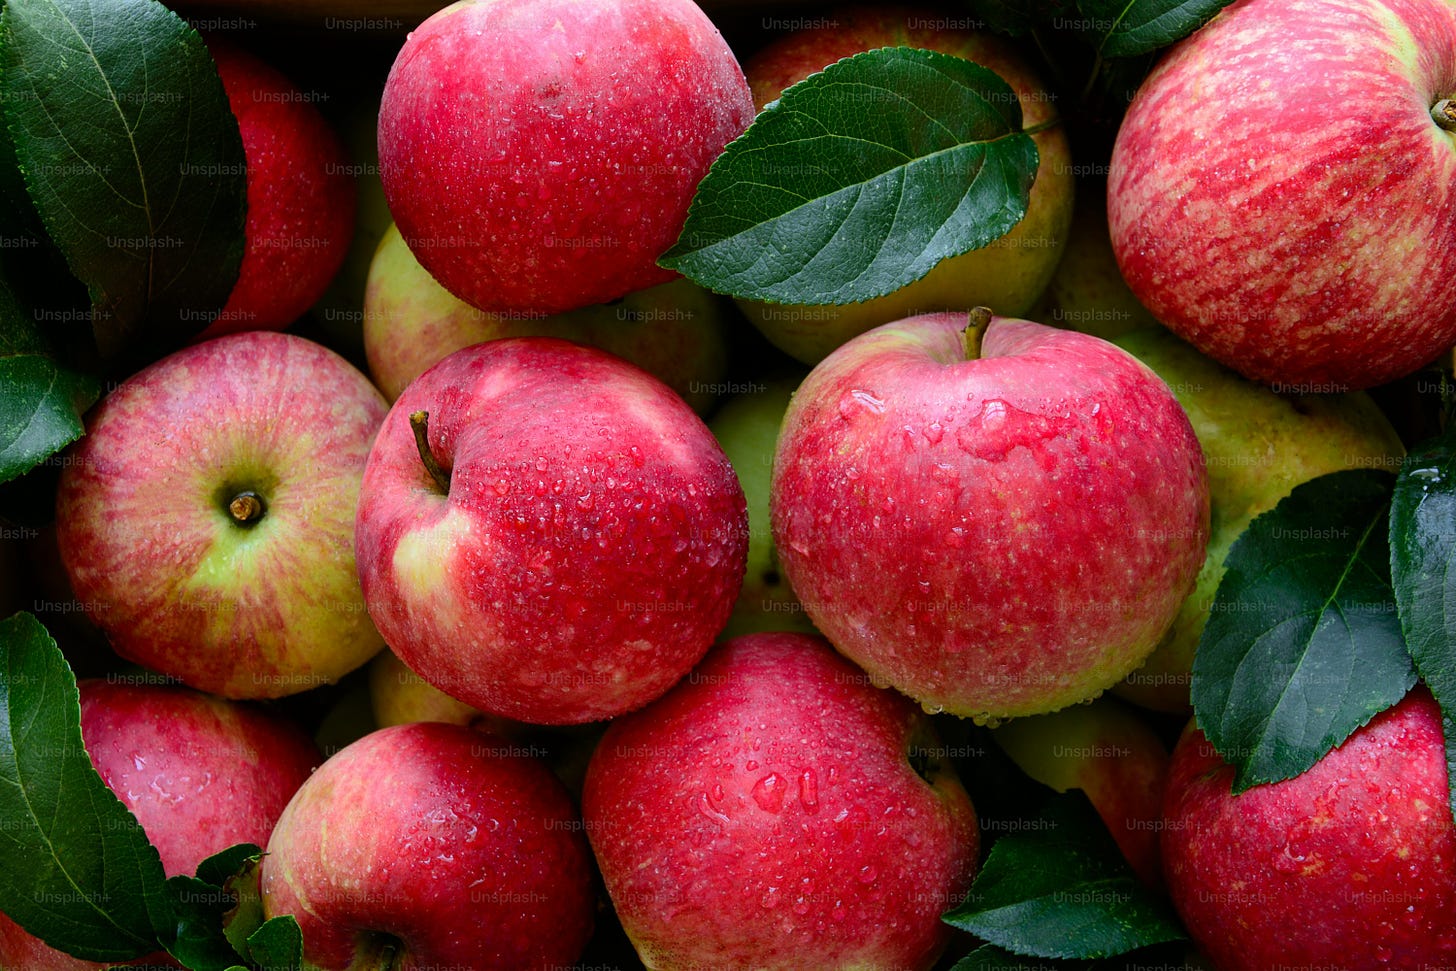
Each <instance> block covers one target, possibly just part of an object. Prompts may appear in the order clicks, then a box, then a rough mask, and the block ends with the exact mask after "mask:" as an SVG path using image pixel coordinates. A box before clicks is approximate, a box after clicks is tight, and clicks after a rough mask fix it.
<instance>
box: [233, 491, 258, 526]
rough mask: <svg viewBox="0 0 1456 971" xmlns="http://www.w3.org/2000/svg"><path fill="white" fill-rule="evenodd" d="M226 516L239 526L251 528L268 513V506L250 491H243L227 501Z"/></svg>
mask: <svg viewBox="0 0 1456 971" xmlns="http://www.w3.org/2000/svg"><path fill="white" fill-rule="evenodd" d="M227 508H228V515H230V516H232V517H233V521H234V522H235V523H237V524H238V525H239V526H251V525H252V524H253V523H256V522H257V521H258V520H260V519H262V518H263V517H264V516H265V515H267V513H268V504H267V503H265V502H264V501H263V497H262V496H260V495H258V494H257V493H256V492H254V491H252V490H251V489H245V490H243V491H242V492H239V493H238V494H237V495H235V496H233V497H232V499H231V500H229V501H228V507H227Z"/></svg>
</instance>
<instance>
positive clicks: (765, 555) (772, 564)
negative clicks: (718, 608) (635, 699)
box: [708, 374, 814, 638]
mask: <svg viewBox="0 0 1456 971" xmlns="http://www.w3.org/2000/svg"><path fill="white" fill-rule="evenodd" d="M801 380H803V375H802V374H796V375H793V376H791V377H781V378H773V379H771V380H768V381H764V382H754V383H751V384H749V385H747V386H746V387H745V388H744V389H743V390H741V391H740V393H739V394H737V395H736V396H734V397H733V398H730V399H728V400H727V401H725V402H724V403H723V405H722V407H720V408H719V409H718V410H717V411H716V412H714V413H713V419H712V421H710V422H709V423H708V427H709V428H710V429H712V432H713V436H714V437H715V438H717V439H718V444H719V445H722V446H723V454H725V455H727V456H728V461H729V462H731V463H732V464H733V470H734V471H735V472H737V473H738V482H739V484H741V485H742V486H743V497H744V499H745V500H746V502H747V506H748V564H747V567H746V569H745V570H744V574H743V588H742V589H741V590H740V591H739V592H738V601H737V602H736V603H735V604H734V605H733V614H732V616H730V617H729V618H728V623H727V624H726V625H725V626H724V628H723V631H722V634H721V635H720V636H722V637H725V638H726V637H737V636H738V635H739V634H751V633H754V632H756V631H799V632H801V633H806V634H808V633H813V632H814V625H813V624H812V623H810V621H809V615H808V614H806V613H804V608H803V607H802V606H800V605H799V598H798V597H796V596H794V591H793V590H791V589H790V588H789V581H788V580H787V579H785V577H784V573H783V570H782V569H781V568H780V566H779V555H778V551H777V550H776V549H774V543H773V533H772V531H771V530H770V529H769V517H768V496H769V481H770V478H771V474H772V471H773V457H774V447H775V446H776V445H777V444H778V439H779V426H780V425H782V424H783V421H784V412H785V411H787V410H788V407H789V399H790V398H791V397H792V396H793V393H794V389H795V388H797V387H798V386H799V382H800V381H801Z"/></svg>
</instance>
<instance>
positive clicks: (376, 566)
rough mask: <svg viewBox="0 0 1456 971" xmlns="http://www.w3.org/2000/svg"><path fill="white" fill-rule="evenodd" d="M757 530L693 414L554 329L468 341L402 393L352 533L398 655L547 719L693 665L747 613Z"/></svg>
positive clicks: (458, 686)
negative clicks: (740, 603)
mask: <svg viewBox="0 0 1456 971" xmlns="http://www.w3.org/2000/svg"><path fill="white" fill-rule="evenodd" d="M417 415H419V416H423V417H422V418H420V419H419V420H415V419H412V416H417ZM417 434H418V435H419V436H420V437H419V439H417V438H416V435H417ZM421 441H424V442H425V443H426V444H425V445H424V447H423V451H422V448H421V445H420V442H421ZM422 456H427V457H428V459H429V461H430V463H431V464H433V465H437V466H438V468H437V469H436V472H437V473H438V475H437V474H435V473H432V472H431V471H430V470H429V469H428V468H427V465H426V463H425V461H424V459H423V458H422ZM747 543H748V525H747V514H746V511H745V506H744V499H743V490H742V489H741V488H740V487H739V485H738V480H737V478H736V477H735V476H734V474H733V469H732V467H731V466H730V465H729V464H728V460H727V458H726V457H725V456H724V455H723V451H722V449H721V448H720V447H719V446H718V443H717V442H716V441H714V439H713V436H712V434H711V433H710V432H709V431H708V429H707V426H705V425H704V424H703V422H702V420H701V419H700V418H698V416H697V415H695V414H694V413H693V411H692V409H690V408H689V407H688V406H687V404H685V403H684V402H683V400H682V399H681V398H679V397H678V396H677V395H676V394H674V393H673V392H672V391H671V390H670V389H669V388H668V387H667V386H666V385H664V384H663V383H662V382H660V381H658V380H657V379H656V378H654V377H652V376H651V375H649V374H647V372H645V371H643V370H641V369H640V368H637V367H635V366H634V365H631V364H628V363H627V362H626V361H623V360H622V359H620V358H617V357H613V356H612V355H610V354H607V353H606V352H604V351H600V350H597V349H595V348H590V347H585V346H582V345H579V344H573V343H571V342H569V341H564V340H559V339H556V338H546V337H523V338H508V339H502V340H495V341H488V342H486V343H482V344H476V345H474V346H471V347H467V348H464V349H463V350H460V351H457V352H455V353H454V354H451V355H450V356H448V357H446V358H445V359H444V360H443V361H441V362H440V363H439V364H436V365H435V366H434V367H432V368H431V369H430V370H428V371H426V372H425V373H424V374H423V375H421V376H420V377H419V378H418V379H417V380H416V381H415V382H414V383H413V384H411V385H410V386H409V387H408V388H406V389H405V391H404V393H403V394H402V395H401V396H400V398H399V400H398V401H396V402H395V403H394V407H393V409H392V410H391V411H390V413H389V416H388V418H386V419H385V422H384V427H383V428H382V430H381V431H380V433H379V437H378V439H377V440H376V442H375V445H374V449H373V451H372V452H371V453H370V456H369V465H368V469H367V470H366V472H365V475H364V485H363V488H362V490H361V493H360V499H359V514H358V525H357V529H356V555H357V560H358V564H359V573H360V578H361V580H362V583H363V588H364V595H365V600H366V601H367V603H368V604H369V612H370V615H371V616H372V617H373V618H374V621H375V623H376V624H377V625H378V628H379V630H380V632H381V633H382V634H383V635H384V638H385V640H386V641H387V642H388V643H389V646H390V647H391V648H392V649H393V650H394V652H395V654H397V655H398V656H399V657H400V659H401V660H402V661H404V662H405V664H406V665H408V666H409V667H410V668H411V669H412V670H414V671H416V672H418V673H419V674H420V675H421V676H422V677H424V679H425V680H426V681H428V682H430V683H431V684H433V685H434V686H435V687H437V688H439V689H440V690H441V691H444V692H445V693H446V694H449V695H451V696H453V697H455V698H457V699H459V700H460V701H463V702H465V703H466V704H468V705H470V706H471V707H474V708H478V709H480V710H482V711H485V712H489V713H491V714H496V715H502V716H505V717H507V718H513V719H516V720H518V721H528V722H534V723H537V724H568V723H581V722H588V721H598V720H601V719H604V718H610V717H612V716H615V715H619V714H621V713H622V712H624V711H630V710H632V709H634V708H640V707H641V706H642V705H645V704H646V703H647V702H649V701H651V700H652V699H653V698H656V697H658V696H659V695H661V694H662V693H663V692H665V691H666V690H667V689H668V688H669V687H670V686H671V685H672V683H673V682H675V681H676V680H677V679H678V678H680V677H682V676H683V675H684V674H686V673H687V672H688V670H689V669H691V668H692V666H693V665H694V664H696V663H697V661H698V659H699V658H701V657H702V656H703V653H704V652H706V651H707V649H708V646H709V645H710V644H711V643H712V641H713V638H714V637H715V636H717V633H718V631H719V630H721V629H722V627H723V624H724V622H725V621H726V620H727V618H728V614H729V612H730V611H731V610H732V607H733V601H734V599H735V598H736V597H737V594H738V589H739V585H740V584H741V582H742V579H743V569H744V561H745V557H746V552H747Z"/></svg>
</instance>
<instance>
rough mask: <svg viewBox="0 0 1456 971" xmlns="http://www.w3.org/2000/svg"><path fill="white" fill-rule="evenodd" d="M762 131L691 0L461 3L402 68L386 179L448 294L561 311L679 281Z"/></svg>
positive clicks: (719, 40) (383, 116)
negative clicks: (723, 156) (703, 225)
mask: <svg viewBox="0 0 1456 971" xmlns="http://www.w3.org/2000/svg"><path fill="white" fill-rule="evenodd" d="M752 120H753V101H752V99H751V98H750V96H749V93H748V85H747V83H746V82H745V81H744V78H743V71H742V69H741V68H740V67H739V66H738V61H737V60H736V59H735V58H734V56H733V52H732V51H731V50H730V49H729V48H728V44H727V43H726V42H725V41H724V40H723V37H722V35H721V34H719V33H718V29H717V28H716V27H715V26H714V25H713V23H712V21H710V20H709V19H708V16H707V14H705V13H703V11H702V10H701V9H699V7H698V6H697V4H695V3H693V2H692V0H460V2H457V3H453V4H451V5H450V6H448V7H445V8H444V9H443V10H441V11H439V12H438V13H436V14H434V15H433V16H431V17H430V18H429V19H428V20H426V21H425V22H424V23H423V24H421V25H420V26H419V27H417V28H416V29H415V30H414V31H413V32H411V33H410V35H409V38H408V39H407V40H406V41H405V44H404V47H403V48H402V49H401V50H400V52H399V56H398V58H397V59H396V60H395V62H394V66H393V67H392V68H391V69H390V72H389V78H388V80H387V81H386V82H385V85H384V97H383V102H382V104H381V105H380V110H379V163H380V178H381V181H382V182H383V183H384V193H385V197H386V198H387V199H388V200H389V209H390V211H391V212H392V213H393V214H394V218H395V222H396V223H397V224H398V225H399V229H400V232H401V234H402V235H403V236H404V238H405V239H406V240H407V241H408V242H409V246H410V249H411V250H413V251H414V253H415V256H416V257H418V258H419V261H420V263H421V264H423V265H424V267H425V268H426V269H427V270H429V272H430V273H431V275H433V276H434V277H435V278H436V279H437V280H439V281H440V283H441V285H443V286H444V287H445V289H447V290H449V291H450V292H451V293H453V294H455V295H456V296H458V297H460V299H462V300H464V301H466V302H467V303H469V304H471V305H472V306H476V307H479V308H481V309H483V310H491V311H496V312H508V313H542V314H549V313H558V312H560V311H563V310H573V309H576V308H578V307H586V306H590V305H591V304H597V303H605V302H607V301H609V300H614V299H616V298H617V297H620V296H623V295H624V294H628V293H632V292H634V291H636V290H642V289H645V288H647V287H650V286H654V285H656V284H659V283H666V282H667V281H668V280H670V279H672V278H673V274H672V273H671V272H670V271H667V270H664V269H662V268H660V267H659V266H657V262H656V261H657V258H658V257H659V256H660V255H662V253H663V252H665V251H666V250H667V249H668V247H670V246H671V245H672V244H673V243H674V242H676V240H677V237H678V234H679V233H680V232H681V231H682V227H683V223H684V221H685V220H686V218H687V210H688V204H689V202H690V201H691V200H692V196H693V192H694V191H695V190H696V188H697V185H698V182H699V181H700V180H701V179H702V178H703V176H704V175H705V174H707V171H708V166H709V165H711V164H712V162H713V160H714V159H715V158H717V156H718V154H719V153H720V152H721V151H722V150H723V148H724V146H726V145H727V144H728V142H729V141H730V140H731V139H733V138H734V137H736V136H737V135H738V134H740V133H741V132H742V131H743V130H744V129H745V128H747V127H748V123H749V122H750V121H752Z"/></svg>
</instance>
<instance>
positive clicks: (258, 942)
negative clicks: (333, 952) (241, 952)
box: [248, 914, 308, 971]
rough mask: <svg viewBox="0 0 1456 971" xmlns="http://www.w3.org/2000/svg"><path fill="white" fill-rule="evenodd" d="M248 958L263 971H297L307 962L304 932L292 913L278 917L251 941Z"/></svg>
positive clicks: (251, 937)
mask: <svg viewBox="0 0 1456 971" xmlns="http://www.w3.org/2000/svg"><path fill="white" fill-rule="evenodd" d="M248 955H249V957H251V958H252V959H253V963H254V964H257V965H258V966H259V967H261V968H262V969H263V971H297V969H299V968H306V967H308V965H306V964H305V963H304V960H303V931H301V930H299V927H298V920H297V919H296V918H294V916H293V915H292V914H283V915H281V916H278V917H274V918H272V919H271V920H268V921H267V922H265V923H264V924H263V926H262V927H259V928H258V929H257V930H256V931H254V932H253V934H252V935H251V936H250V937H249V938H248Z"/></svg>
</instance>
